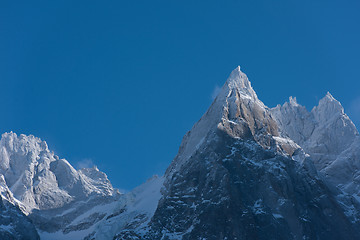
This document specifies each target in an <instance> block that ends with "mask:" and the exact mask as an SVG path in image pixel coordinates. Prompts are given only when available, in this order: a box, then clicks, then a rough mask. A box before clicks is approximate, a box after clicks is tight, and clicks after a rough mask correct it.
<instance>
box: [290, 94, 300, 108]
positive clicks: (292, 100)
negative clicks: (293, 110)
mask: <svg viewBox="0 0 360 240" xmlns="http://www.w3.org/2000/svg"><path fill="white" fill-rule="evenodd" d="M289 103H290V105H292V106H299V104H298V102H297V99H296V97H292V96H290V97H289Z"/></svg>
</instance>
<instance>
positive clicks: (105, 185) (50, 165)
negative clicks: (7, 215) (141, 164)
mask: <svg viewBox="0 0 360 240" xmlns="http://www.w3.org/2000/svg"><path fill="white" fill-rule="evenodd" d="M0 175H3V176H4V179H5V181H6V184H7V186H8V187H9V189H10V190H11V191H12V193H13V194H14V197H15V198H16V199H17V200H19V201H20V202H22V203H23V205H24V206H25V208H26V211H27V212H29V213H31V212H32V211H33V209H40V210H42V209H54V208H60V207H62V206H64V205H66V204H67V203H70V202H72V201H74V200H82V199H84V198H86V197H87V196H89V195H94V194H95V195H101V196H112V195H113V194H116V191H115V190H114V189H113V187H112V186H111V183H110V181H109V180H108V178H107V176H106V175H105V174H104V173H102V172H100V171H99V170H98V169H97V168H91V169H82V170H79V171H77V170H76V169H74V168H73V167H72V166H71V164H70V163H69V162H68V161H67V160H65V159H59V157H58V156H56V155H55V154H54V153H53V152H51V151H50V150H49V148H48V145H47V144H46V142H45V141H42V140H41V139H40V138H37V137H34V136H32V135H29V136H27V135H24V134H21V135H19V136H18V135H17V134H16V133H13V132H10V133H4V134H3V135H2V138H1V140H0Z"/></svg>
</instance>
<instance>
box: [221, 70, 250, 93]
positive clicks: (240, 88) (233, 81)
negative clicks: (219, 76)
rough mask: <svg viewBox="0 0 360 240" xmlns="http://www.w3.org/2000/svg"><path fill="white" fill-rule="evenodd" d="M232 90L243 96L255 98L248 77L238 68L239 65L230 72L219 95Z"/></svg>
mask: <svg viewBox="0 0 360 240" xmlns="http://www.w3.org/2000/svg"><path fill="white" fill-rule="evenodd" d="M233 91H237V92H238V93H239V94H240V95H243V97H251V98H253V99H257V95H256V93H255V91H254V89H253V88H252V86H251V83H250V81H249V79H248V77H247V76H246V74H245V73H243V72H242V71H241V70H240V66H238V67H237V68H235V69H234V70H233V71H232V72H231V74H230V76H229V78H228V79H227V81H226V83H225V84H224V86H223V88H222V91H221V92H220V94H219V95H220V96H221V95H229V93H231V92H233Z"/></svg>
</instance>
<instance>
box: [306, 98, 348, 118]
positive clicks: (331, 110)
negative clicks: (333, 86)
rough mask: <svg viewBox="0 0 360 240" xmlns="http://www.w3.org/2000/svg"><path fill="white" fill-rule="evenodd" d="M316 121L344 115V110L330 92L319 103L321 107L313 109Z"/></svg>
mask: <svg viewBox="0 0 360 240" xmlns="http://www.w3.org/2000/svg"><path fill="white" fill-rule="evenodd" d="M312 112H313V113H314V115H315V117H316V120H318V121H322V120H326V119H328V118H329V117H330V116H334V115H344V114H345V113H344V108H343V106H342V105H341V103H340V102H339V101H337V100H336V99H335V98H334V97H333V96H332V95H331V94H330V93H329V92H327V94H326V96H325V97H323V98H322V99H321V100H320V101H319V105H318V106H315V107H314V108H313V109H312Z"/></svg>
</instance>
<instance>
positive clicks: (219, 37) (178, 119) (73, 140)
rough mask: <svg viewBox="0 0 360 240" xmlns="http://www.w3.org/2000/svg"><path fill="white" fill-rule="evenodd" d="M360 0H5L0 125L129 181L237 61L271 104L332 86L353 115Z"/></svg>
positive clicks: (169, 145) (161, 155)
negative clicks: (30, 135)
mask: <svg viewBox="0 0 360 240" xmlns="http://www.w3.org/2000/svg"><path fill="white" fill-rule="evenodd" d="M359 11H360V2H359V1H347V0H342V1H331V0H330V1H308V0H305V1H294V0H283V1H236V0H230V1H31V2H30V1H8V2H5V1H1V2H0V107H1V109H2V110H1V115H0V131H1V132H6V131H11V130H12V131H15V132H16V133H19V134H20V133H25V134H33V135H35V136H38V137H40V138H42V139H44V140H46V141H47V142H48V144H49V147H50V148H51V149H53V150H54V151H55V153H56V154H58V155H59V156H60V157H62V158H66V159H68V160H69V161H70V163H72V164H73V165H74V166H78V167H80V166H88V165H92V164H96V165H97V166H98V167H99V169H100V170H102V171H104V172H106V173H107V174H108V176H109V178H110V180H111V181H112V183H113V185H114V186H116V187H118V188H122V189H128V190H129V189H131V188H133V187H135V186H137V185H139V184H140V183H142V182H144V181H145V180H146V179H147V178H149V177H151V176H152V175H153V174H162V173H163V172H164V171H165V169H166V167H167V166H168V164H169V163H170V162H171V160H172V159H173V157H174V156H175V155H176V153H177V150H178V147H179V145H180V142H181V139H182V136H183V135H184V134H185V133H186V131H188V130H189V129H190V128H191V127H192V125H193V124H194V123H195V122H196V121H197V120H198V119H199V118H200V117H201V115H202V114H203V113H204V112H205V111H206V109H207V108H208V106H209V105H210V104H211V101H212V94H213V92H214V91H215V90H216V88H217V87H220V86H222V84H223V83H224V82H225V80H226V78H227V77H228V75H229V74H230V72H231V71H232V70H233V69H234V68H235V67H236V66H237V65H240V66H241V69H242V70H243V71H244V72H245V73H246V74H247V75H248V77H249V79H250V80H251V82H252V85H253V87H254V88H255V90H256V92H257V93H258V96H259V97H260V99H261V100H262V101H263V102H264V103H265V104H266V105H268V106H269V107H273V106H275V105H276V104H278V103H283V102H284V101H286V100H287V99H288V97H289V96H290V95H292V96H296V97H297V99H298V102H299V103H301V104H303V105H305V106H306V107H307V108H308V109H311V108H312V107H313V106H314V105H316V104H317V102H318V100H319V99H320V98H322V97H323V96H325V94H326V92H327V91H330V92H331V93H332V94H333V96H334V97H335V98H337V99H338V100H339V101H341V102H342V104H343V106H344V107H345V111H346V112H347V113H348V114H349V115H350V117H351V118H352V119H353V120H354V122H355V123H356V125H357V126H359V125H360V91H359V90H360V77H359V66H360V44H359V43H360V28H359V23H360V14H359Z"/></svg>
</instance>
